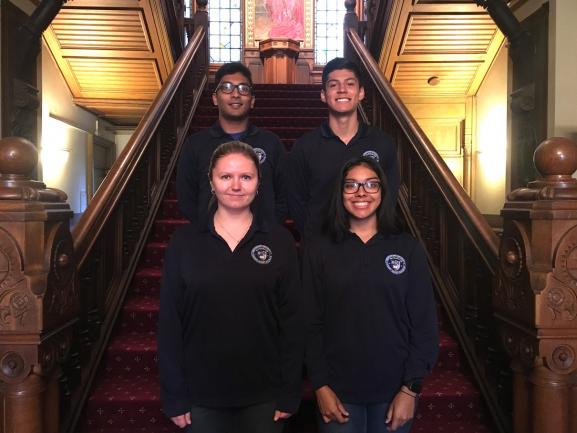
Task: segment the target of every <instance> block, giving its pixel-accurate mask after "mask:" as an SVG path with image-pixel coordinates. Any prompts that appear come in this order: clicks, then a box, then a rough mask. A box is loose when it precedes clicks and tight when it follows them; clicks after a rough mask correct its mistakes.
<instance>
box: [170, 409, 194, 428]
mask: <svg viewBox="0 0 577 433" xmlns="http://www.w3.org/2000/svg"><path fill="white" fill-rule="evenodd" d="M170 419H171V421H172V422H173V423H175V424H176V425H177V426H178V427H180V428H185V427H186V426H187V425H189V424H190V412H186V413H185V414H184V415H178V416H173V417H171V418H170Z"/></svg>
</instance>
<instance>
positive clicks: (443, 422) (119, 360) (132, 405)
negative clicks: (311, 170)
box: [77, 85, 492, 433]
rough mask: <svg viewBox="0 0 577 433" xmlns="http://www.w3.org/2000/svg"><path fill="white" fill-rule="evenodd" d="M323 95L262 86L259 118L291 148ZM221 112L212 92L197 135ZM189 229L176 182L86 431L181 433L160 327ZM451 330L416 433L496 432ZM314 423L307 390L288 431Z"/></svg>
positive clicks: (318, 110)
mask: <svg viewBox="0 0 577 433" xmlns="http://www.w3.org/2000/svg"><path fill="white" fill-rule="evenodd" d="M319 92H320V87H319V86H313V85H310V86H309V85H257V86H256V89H255V93H256V104H255V108H254V109H253V111H252V120H253V122H254V123H255V124H256V125H257V126H260V127H264V128H267V129H269V130H271V131H273V132H275V133H276V134H278V135H279V136H280V137H281V139H282V141H283V143H284V144H285V146H286V148H287V149H290V148H291V147H292V143H293V142H294V140H295V139H296V138H298V137H300V136H301V135H302V134H303V133H304V132H306V131H308V130H310V129H312V128H314V127H316V126H318V125H319V124H320V122H321V121H322V120H323V119H324V118H325V117H326V110H325V108H324V104H323V103H322V102H321V101H320V98H319ZM216 110H217V109H216V107H214V106H213V105H212V102H211V100H210V93H209V92H206V94H205V96H204V97H203V100H202V102H201V104H200V106H199V108H198V110H197V113H196V116H195V119H194V125H193V128H192V130H191V132H195V131H197V130H199V129H202V128H205V127H208V126H210V125H211V124H212V123H213V122H214V121H215V119H216V117H217V111H216ZM185 223H186V221H185V220H183V219H182V217H181V216H180V215H179V213H178V210H177V206H176V194H175V188H174V184H172V185H171V186H170V188H169V189H168V190H167V192H166V194H165V199H164V202H163V205H162V208H161V210H160V211H159V214H158V216H157V219H156V222H155V225H154V228H153V230H152V232H151V234H150V237H149V242H148V244H147V246H146V249H145V251H144V253H143V256H142V258H141V261H140V265H139V268H138V269H137V271H136V274H135V276H134V280H133V283H132V286H131V290H130V291H129V293H128V295H127V298H126V300H125V304H124V306H123V308H122V312H121V314H120V316H119V318H118V320H117V323H116V327H115V331H114V333H113V335H112V337H111V339H110V342H109V345H108V348H107V350H106V352H105V354H104V355H103V360H102V366H101V369H100V374H99V375H98V377H97V378H96V380H95V382H94V385H93V390H92V392H91V395H90V397H89V400H88V402H87V404H86V407H85V409H84V413H83V416H82V417H81V422H80V425H79V428H78V430H77V431H78V432H79V433H121V432H123V433H134V432H141V433H176V432H182V430H180V429H179V428H177V427H176V426H174V425H173V424H172V423H171V422H170V421H169V420H168V419H167V418H166V417H165V416H164V414H163V413H162V411H161V403H160V400H159V395H160V391H159V385H158V379H157V378H158V374H157V355H156V326H157V316H158V306H159V301H158V298H159V296H158V295H159V287H160V277H161V272H162V262H163V257H164V252H165V249H166V246H167V243H168V239H169V237H170V235H171V234H172V232H173V231H174V229H175V228H176V227H177V226H179V225H181V224H185ZM447 325H448V324H447V323H444V322H443V321H441V350H440V355H439V361H438V363H437V365H436V367H435V370H434V372H433V374H431V375H430V377H429V378H428V379H427V380H426V382H425V386H424V390H423V394H422V396H421V398H420V401H419V406H418V411H417V414H416V417H415V421H414V423H413V428H412V432H414V433H461V432H463V433H489V432H492V430H491V428H490V427H489V426H488V424H487V422H486V421H487V420H485V419H484V410H483V408H482V402H481V399H480V394H479V392H478V390H477V389H476V388H475V385H474V384H473V383H472V382H471V380H470V379H469V375H468V373H467V371H466V369H465V368H464V366H463V365H462V364H461V356H460V350H459V347H458V345H457V343H456V341H455V340H454V339H453V338H452V337H451V335H450V330H449V329H448V328H449V327H448V326H447ZM315 423H316V421H315V408H314V402H313V399H312V392H311V391H310V390H307V389H306V386H305V391H304V397H303V403H302V405H301V410H300V412H299V414H297V415H296V416H295V417H293V419H291V422H290V424H289V426H288V428H287V430H288V432H290V433H313V432H316V426H315ZM231 433H233V432H231Z"/></svg>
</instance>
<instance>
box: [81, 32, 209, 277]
mask: <svg viewBox="0 0 577 433" xmlns="http://www.w3.org/2000/svg"><path fill="white" fill-rule="evenodd" d="M204 37H205V30H204V28H202V27H199V28H197V29H196V30H195V32H194V34H193V36H192V38H191V40H190V42H189V43H188V45H187V47H186V49H185V51H184V53H183V55H182V56H181V57H180V59H179V60H178V61H177V63H176V64H175V66H174V68H173V70H172V71H171V73H170V75H169V76H168V78H167V80H166V82H165V84H164V86H163V87H162V89H161V90H160V92H159V93H158V95H157V96H156V98H155V99H154V101H153V102H152V105H151V106H150V107H149V109H148V110H147V111H146V113H145V114H144V116H143V118H142V120H141V122H140V123H139V124H138V127H137V128H136V130H135V131H134V133H133V135H132V137H131V138H130V140H129V141H128V143H127V144H126V146H125V147H124V149H123V150H122V152H120V155H119V156H118V158H117V159H116V161H115V162H114V164H113V166H112V168H111V169H110V172H109V173H108V175H107V176H106V178H105V179H104V181H103V182H102V184H101V186H100V188H99V189H98V191H97V193H96V195H95V196H94V198H93V200H92V201H91V202H90V205H89V206H88V208H87V209H86V211H85V212H84V214H83V215H82V217H81V218H80V220H79V221H78V224H77V225H76V226H75V227H74V229H73V231H72V237H73V239H74V249H75V251H76V254H77V260H78V265H79V266H81V265H82V264H83V262H84V260H85V259H86V256H87V254H88V252H89V250H90V247H91V246H92V245H93V244H94V241H95V240H96V238H97V236H98V235H99V233H100V231H101V230H102V227H103V223H104V221H106V220H107V219H108V217H109V216H110V214H111V213H112V210H113V209H114V206H115V205H116V203H117V202H118V200H119V199H120V196H121V195H122V193H123V192H124V190H125V188H126V185H127V183H128V180H129V179H130V177H131V175H132V174H133V172H134V170H135V168H136V166H137V164H138V162H139V161H140V159H141V158H142V156H143V154H144V153H145V151H146V149H147V146H148V144H149V143H150V140H151V138H152V136H153V133H154V131H155V130H156V128H157V127H158V125H159V123H160V120H161V119H162V116H163V115H164V113H165V112H166V110H167V108H168V102H169V101H170V100H171V99H172V98H173V97H174V94H175V93H176V91H177V89H178V88H179V86H180V84H181V82H182V80H183V77H184V73H183V72H184V71H185V70H187V69H188V68H189V66H190V64H191V62H192V60H193V59H194V56H195V54H196V53H197V51H198V49H199V47H200V44H201V41H202V40H203V39H204Z"/></svg>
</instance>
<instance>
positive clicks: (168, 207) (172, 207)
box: [159, 187, 185, 220]
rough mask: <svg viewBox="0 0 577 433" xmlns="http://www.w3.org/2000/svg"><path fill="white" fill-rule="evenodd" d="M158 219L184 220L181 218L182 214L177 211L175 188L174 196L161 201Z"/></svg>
mask: <svg viewBox="0 0 577 433" xmlns="http://www.w3.org/2000/svg"><path fill="white" fill-rule="evenodd" d="M159 217H160V218H161V219H164V220H176V219H181V220H184V219H185V218H184V216H182V214H181V213H180V211H179V210H178V200H176V187H175V193H174V196H171V197H167V198H165V199H164V200H162V204H161V206H160V214H159Z"/></svg>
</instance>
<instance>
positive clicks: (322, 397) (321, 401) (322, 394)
mask: <svg viewBox="0 0 577 433" xmlns="http://www.w3.org/2000/svg"><path fill="white" fill-rule="evenodd" d="M315 394H316V396H317V403H318V405H319V412H320V413H321V416H322V417H323V421H324V422H325V423H329V422H331V421H337V422H338V423H340V424H344V423H346V422H347V421H348V420H349V413H348V412H347V410H346V409H345V407H344V406H343V404H342V403H341V401H340V400H339V398H338V397H337V395H336V394H335V393H334V392H333V390H332V389H331V388H330V387H329V386H328V385H325V386H321V387H320V388H319V389H317V390H316V391H315Z"/></svg>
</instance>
